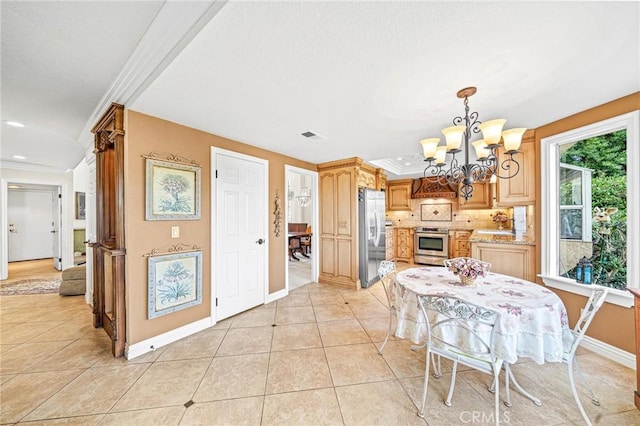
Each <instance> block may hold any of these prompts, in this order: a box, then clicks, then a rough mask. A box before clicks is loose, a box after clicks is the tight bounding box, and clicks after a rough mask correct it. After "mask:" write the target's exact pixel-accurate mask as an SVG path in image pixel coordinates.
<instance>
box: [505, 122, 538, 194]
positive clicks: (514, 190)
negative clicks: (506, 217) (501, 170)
mask: <svg viewBox="0 0 640 426" xmlns="http://www.w3.org/2000/svg"><path fill="white" fill-rule="evenodd" d="M535 136H536V133H535V130H534V129H532V130H527V131H526V132H525V133H524V135H523V136H522V145H520V153H519V154H515V155H514V157H513V158H514V159H515V160H517V161H518V163H520V172H518V174H517V175H516V176H514V177H512V178H511V179H498V181H497V182H496V185H495V186H496V205H497V206H498V207H513V206H524V205H527V204H534V203H535V201H536V185H535V182H536V144H535ZM498 156H499V158H500V161H504V160H505V159H506V158H508V157H509V156H508V155H506V154H505V153H504V149H502V148H501V150H500V152H499V154H498Z"/></svg>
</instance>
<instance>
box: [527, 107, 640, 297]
mask: <svg viewBox="0 0 640 426" xmlns="http://www.w3.org/2000/svg"><path fill="white" fill-rule="evenodd" d="M623 129H625V130H626V132H627V142H626V145H627V236H628V237H627V259H638V258H640V238H637V236H638V235H640V111H633V112H630V113H627V114H622V115H619V116H616V117H612V118H609V119H607V120H602V121H599V122H597V123H593V124H589V125H587V126H583V127H579V128H577V129H573V130H569V131H567V132H563V133H559V134H557V135H553V136H548V137H546V138H542V139H541V140H540V148H541V149H540V165H541V167H540V168H541V188H540V190H541V191H540V192H541V202H540V207H541V212H542V213H543V214H542V215H541V219H540V223H541V233H540V236H541V244H540V253H541V273H540V274H539V276H540V277H541V278H542V281H543V282H544V284H545V285H546V286H548V287H552V288H557V289H560V290H564V291H567V292H570V293H575V294H580V295H583V296H588V295H590V294H591V289H592V285H585V284H579V283H577V282H576V281H575V280H572V279H568V278H564V277H561V276H560V275H559V274H558V272H559V266H558V261H557V259H559V246H560V239H559V238H558V235H560V208H559V207H560V194H559V187H558V184H559V177H560V176H559V175H560V167H559V164H560V152H559V146H560V145H563V144H566V143H571V142H577V141H581V140H584V139H588V138H590V137H593V136H598V135H603V134H607V133H611V132H614V131H616V130H623ZM634 236H635V238H634ZM627 288H634V289H638V288H640V265H638V264H637V262H627ZM606 301H607V302H608V303H613V304H616V305H620V306H625V307H631V306H633V296H632V295H631V293H630V292H628V291H625V290H618V289H614V288H610V289H609V293H608V294H607V299H606Z"/></svg>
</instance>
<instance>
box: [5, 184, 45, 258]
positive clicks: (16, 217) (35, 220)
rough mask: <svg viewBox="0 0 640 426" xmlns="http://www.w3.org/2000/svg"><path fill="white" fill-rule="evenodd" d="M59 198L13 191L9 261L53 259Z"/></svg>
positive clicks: (9, 201) (8, 217) (9, 198)
mask: <svg viewBox="0 0 640 426" xmlns="http://www.w3.org/2000/svg"><path fill="white" fill-rule="evenodd" d="M56 198H57V194H55V193H54V192H52V191H37V190H29V191H23V190H9V192H8V202H7V219H8V222H9V223H8V224H9V249H8V252H9V262H16V261H20V260H31V259H46V258H52V257H53V254H54V250H53V246H54V242H55V240H54V233H55V232H58V229H57V227H56V218H55V217H54V214H53V212H54V211H55V208H56V206H57V205H58V203H57V200H56Z"/></svg>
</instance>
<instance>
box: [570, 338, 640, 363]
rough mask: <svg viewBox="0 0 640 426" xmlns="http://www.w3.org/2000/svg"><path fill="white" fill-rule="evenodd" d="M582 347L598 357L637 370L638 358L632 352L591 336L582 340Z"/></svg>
mask: <svg viewBox="0 0 640 426" xmlns="http://www.w3.org/2000/svg"><path fill="white" fill-rule="evenodd" d="M580 346H582V347H584V348H585V349H589V350H590V351H593V352H595V353H597V354H598V355H602V356H603V357H605V358H607V359H610V360H611V361H615V362H617V363H618V364H622V365H624V366H625V367H629V368H631V369H632V370H635V369H636V356H635V355H634V354H632V353H630V352H627V351H623V350H622V349H620V348H616V347H615V346H611V345H610V344H608V343H604V342H602V341H600V340H597V339H594V338H593V337H589V336H584V338H583V339H582V343H580Z"/></svg>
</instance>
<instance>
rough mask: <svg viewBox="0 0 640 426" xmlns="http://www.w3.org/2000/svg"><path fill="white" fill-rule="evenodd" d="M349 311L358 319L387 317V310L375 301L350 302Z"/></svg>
mask: <svg viewBox="0 0 640 426" xmlns="http://www.w3.org/2000/svg"><path fill="white" fill-rule="evenodd" d="M349 306H350V307H351V311H353V314H354V315H355V316H356V318H358V319H365V318H377V317H388V316H389V310H388V309H387V308H386V307H385V305H383V304H382V303H380V302H378V301H377V300H376V301H374V302H359V301H355V302H351V303H349Z"/></svg>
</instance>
